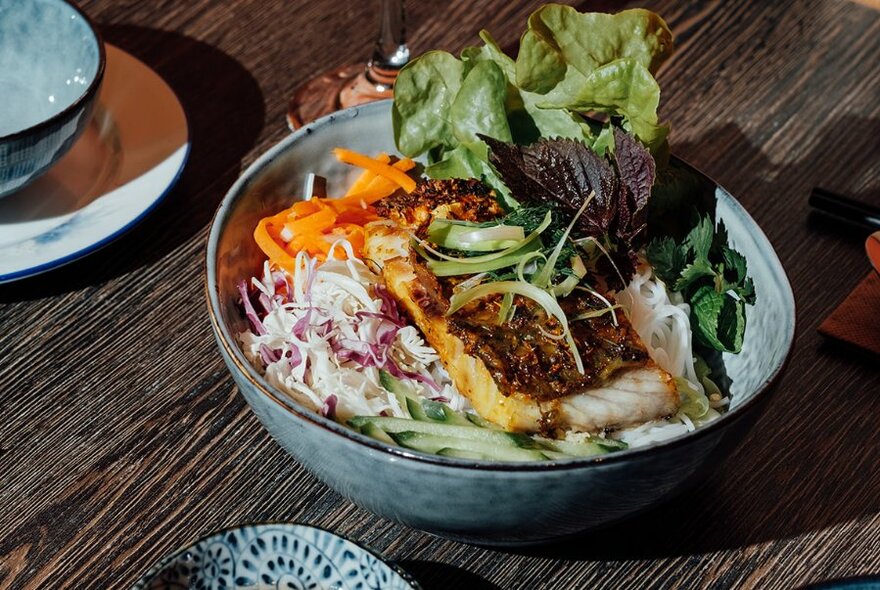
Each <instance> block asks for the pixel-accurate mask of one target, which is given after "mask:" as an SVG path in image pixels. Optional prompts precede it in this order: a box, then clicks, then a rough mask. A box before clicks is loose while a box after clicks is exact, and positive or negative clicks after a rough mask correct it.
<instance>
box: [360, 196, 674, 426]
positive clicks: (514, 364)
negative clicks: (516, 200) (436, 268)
mask: <svg viewBox="0 0 880 590" xmlns="http://www.w3.org/2000/svg"><path fill="white" fill-rule="evenodd" d="M481 187H482V185H480V184H479V183H476V181H425V182H424V183H422V184H421V185H420V186H419V188H418V189H417V190H416V191H415V192H414V193H411V194H410V195H406V197H405V199H406V201H405V202H401V201H400V200H386V201H384V202H382V203H380V205H379V212H380V214H381V215H383V216H385V217H386V218H387V220H385V221H379V222H374V223H372V224H370V225H368V226H367V228H366V242H365V257H366V258H368V259H370V260H372V261H373V262H374V263H376V264H377V265H378V266H380V267H381V268H382V275H383V278H384V279H385V283H386V285H387V287H388V290H389V292H390V293H391V295H392V296H393V297H394V298H395V299H396V300H397V302H398V303H399V304H400V305H401V307H402V308H403V309H404V310H405V312H406V313H407V314H408V315H409V317H410V318H411V319H412V321H413V323H414V324H415V325H416V326H417V327H418V328H419V329H420V330H421V331H422V333H423V334H424V335H425V339H426V340H427V342H428V343H429V344H431V346H433V347H434V348H435V349H436V350H437V354H438V355H439V356H440V359H441V362H442V363H443V364H444V366H445V367H446V370H447V371H448V373H449V375H450V376H451V378H452V380H453V382H454V383H455V385H456V387H457V389H458V390H459V391H460V392H461V393H462V395H464V396H465V397H467V398H468V399H469V400H470V402H471V405H472V406H473V407H474V409H475V410H476V411H477V413H479V414H480V415H481V416H482V417H484V418H486V419H487V420H490V421H492V422H494V423H495V424H497V425H499V426H501V427H502V428H504V429H506V430H510V431H518V432H542V433H545V434H550V433H556V432H558V431H560V430H575V431H579V432H597V431H601V430H608V429H614V428H620V427H625V426H631V425H635V424H640V423H643V422H646V421H649V420H652V419H656V418H660V417H664V416H669V415H672V414H674V413H675V412H676V411H677V410H678V407H679V403H680V402H679V396H678V393H677V391H676V388H675V384H674V382H673V379H672V377H671V376H670V375H669V374H668V373H667V372H665V371H663V370H662V369H661V368H660V367H658V366H657V365H656V364H655V363H654V362H653V361H651V360H650V359H649V358H648V355H647V352H646V351H645V349H644V346H643V345H642V343H641V341H640V340H639V339H638V336H637V335H636V334H635V331H634V330H632V328H631V326H629V323H628V322H627V321H626V319H625V317H624V316H623V315H622V314H620V315H619V322H618V323H619V325H617V326H615V325H613V324H612V322H611V321H610V319H608V318H605V319H602V320H599V319H597V320H595V321H594V320H590V321H582V322H577V323H576V324H575V326H577V328H576V329H575V328H573V329H572V334H573V336H574V338H575V342H576V343H577V345H578V350H579V352H581V356H582V358H583V360H584V364H585V368H586V371H585V375H581V374H580V373H577V372H576V370H575V369H574V363H573V357H572V356H571V354H570V352H569V351H568V349H567V348H566V346H565V345H564V344H561V343H560V342H559V341H557V340H554V339H552V338H549V337H547V336H545V335H544V334H546V332H547V330H546V329H543V328H548V329H550V331H552V327H553V326H552V322H549V323H548V322H547V321H546V320H547V318H546V316H544V318H543V319H542V318H541V314H540V310H534V309H533V310H531V313H522V314H519V315H518V316H517V317H518V318H519V319H518V320H516V323H514V320H511V323H512V324H514V325H506V326H495V325H491V322H487V321H485V320H484V318H489V317H494V316H497V311H496V310H497V307H493V302H491V301H480V302H474V303H472V304H469V305H468V306H466V307H465V308H464V309H462V310H461V311H459V312H457V313H456V314H454V315H453V316H447V315H446V311H447V310H448V306H449V299H448V297H449V292H450V289H451V288H452V287H453V286H454V285H450V283H449V282H448V279H442V280H441V279H438V278H437V277H436V276H434V275H433V273H431V272H430V271H429V270H428V269H427V267H426V266H425V265H424V264H423V263H422V261H421V259H420V258H419V257H418V255H417V254H416V253H415V252H414V251H412V249H411V248H410V240H411V235H412V233H420V232H421V231H422V230H423V229H424V228H425V227H427V224H428V223H430V220H431V219H432V218H434V217H436V216H442V217H454V218H456V219H470V220H475V221H484V220H486V219H492V218H494V217H497V216H498V215H500V212H501V211H500V208H499V207H498V205H497V202H496V201H495V199H494V196H492V195H491V194H489V193H488V192H487V191H486V190H485V188H481ZM567 299H570V301H565V300H563V302H562V304H563V307H568V308H569V309H568V310H567V312H568V311H569V310H571V309H572V308H574V309H575V310H576V309H577V305H578V304H580V303H582V300H583V297H581V299H578V298H577V297H576V296H575V297H570V298H567ZM496 304H497V302H496ZM517 305H518V306H520V307H524V308H526V309H525V311H529V310H528V308H527V302H526V301H518V302H517ZM459 315H462V316H464V317H458V316H459ZM542 322H543V324H542V325H543V328H539V326H538V324H541V323H542Z"/></svg>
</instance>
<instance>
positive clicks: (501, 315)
mask: <svg viewBox="0 0 880 590" xmlns="http://www.w3.org/2000/svg"><path fill="white" fill-rule="evenodd" d="M511 307H513V293H505V294H504V297H503V298H502V299H501V309H499V310H498V324H499V325H501V324H503V323H505V322H507V321H508V320H509V319H510V315H511V314H510V308H511Z"/></svg>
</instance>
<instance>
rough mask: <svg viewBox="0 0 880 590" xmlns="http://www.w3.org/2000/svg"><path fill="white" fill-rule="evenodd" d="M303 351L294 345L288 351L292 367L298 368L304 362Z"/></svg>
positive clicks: (288, 360)
mask: <svg viewBox="0 0 880 590" xmlns="http://www.w3.org/2000/svg"><path fill="white" fill-rule="evenodd" d="M302 361H303V357H302V353H301V352H300V351H299V349H298V348H296V347H294V348H291V349H290V350H288V351H287V362H288V364H289V365H290V368H291V369H295V368H297V367H298V366H299V365H300V363H302Z"/></svg>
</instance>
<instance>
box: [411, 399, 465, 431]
mask: <svg viewBox="0 0 880 590" xmlns="http://www.w3.org/2000/svg"><path fill="white" fill-rule="evenodd" d="M406 407H407V410H408V411H409V413H410V415H411V416H412V417H413V420H419V421H421V422H441V423H443V424H455V425H458V426H468V427H474V426H476V425H475V424H474V423H473V422H471V421H470V420H468V419H467V417H465V415H464V412H456V411H455V410H453V409H452V408H450V407H449V406H447V405H446V404H443V403H440V402H435V401H433V400H430V399H421V400H418V399H415V398H407V400H406Z"/></svg>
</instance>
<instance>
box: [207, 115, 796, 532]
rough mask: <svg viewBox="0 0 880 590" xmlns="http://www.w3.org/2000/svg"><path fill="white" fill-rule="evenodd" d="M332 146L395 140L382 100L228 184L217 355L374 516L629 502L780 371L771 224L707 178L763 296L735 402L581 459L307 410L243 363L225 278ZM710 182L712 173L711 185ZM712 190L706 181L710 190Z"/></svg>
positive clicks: (264, 410) (737, 414)
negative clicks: (455, 449) (343, 420)
mask: <svg viewBox="0 0 880 590" xmlns="http://www.w3.org/2000/svg"><path fill="white" fill-rule="evenodd" d="M336 146H344V147H349V148H352V149H355V150H360V151H363V152H368V153H375V152H378V151H382V150H384V151H387V152H394V151H395V148H394V141H393V137H392V131H391V115H390V103H389V102H387V101H386V102H381V103H374V104H370V105H366V106H363V107H359V108H352V109H348V110H346V111H342V112H340V113H337V114H335V115H331V116H329V117H326V118H324V119H321V120H319V121H317V122H315V123H313V124H311V125H308V126H306V127H304V128H302V129H300V130H299V131H297V132H296V133H294V134H293V135H291V136H290V137H288V138H287V139H285V140H284V141H282V142H281V143H280V144H278V145H277V146H275V147H274V148H273V149H271V150H270V151H269V152H268V153H266V154H265V155H264V156H263V157H261V158H260V159H259V160H257V161H256V162H255V163H254V164H253V165H252V166H251V167H250V168H249V169H248V170H247V172H245V173H244V175H243V176H242V177H241V178H240V179H239V180H238V182H236V184H235V185H234V186H233V187H232V189H230V191H229V193H228V194H227V195H226V198H225V199H224V200H223V203H222V204H221V205H220V208H219V210H218V212H217V215H216V217H215V219H214V223H213V226H212V227H211V233H210V237H209V240H208V252H207V297H208V306H209V310H210V316H211V321H212V324H213V328H214V332H215V335H216V337H217V342H218V343H219V347H220V352H221V354H222V355H223V359H224V360H225V361H226V364H227V365H228V366H229V370H230V371H231V373H232V376H233V378H234V379H235V382H236V383H237V384H238V387H239V389H240V391H241V393H242V395H244V397H245V399H246V400H247V401H248V403H249V404H250V406H251V408H253V411H254V412H255V413H256V415H257V416H258V417H259V419H260V420H261V421H262V423H263V424H264V425H265V427H266V429H267V430H268V431H269V432H270V433H271V434H272V436H273V437H274V438H275V440H277V441H278V443H279V444H280V445H281V446H282V447H284V448H285V449H286V450H287V451H288V452H289V453H291V454H292V455H293V456H294V457H295V458H296V459H297V460H298V461H299V462H300V463H302V464H303V466H305V467H306V468H307V469H308V470H309V471H310V472H312V473H313V474H314V475H315V476H316V477H318V478H319V479H320V480H322V481H323V482H325V483H326V484H327V485H329V486H330V487H331V488H333V489H335V490H336V491H338V492H339V493H340V494H342V495H343V496H345V497H346V498H349V499H350V500H351V501H352V502H354V503H356V504H358V505H360V506H362V507H364V508H366V509H367V510H370V511H371V512H374V513H376V514H379V515H381V516H384V517H387V518H390V519H393V520H396V521H398V522H402V523H404V524H407V525H409V526H411V527H414V528H417V529H422V530H425V531H428V532H431V533H435V534H438V535H441V536H444V537H449V538H452V539H457V540H461V541H466V542H475V543H484V544H499V545H516V544H530V543H540V542H547V541H551V540H556V539H559V538H561V537H564V536H567V535H574V534H577V533H581V532H583V531H585V530H588V529H591V528H595V527H598V526H601V525H606V524H608V523H611V522H613V521H616V520H620V519H622V518H624V517H627V516H630V515H633V514H635V513H637V512H639V511H642V510H644V509H646V508H648V507H650V506H652V505H655V504H657V503H659V502H662V501H664V500H666V499H668V498H670V497H671V496H673V495H674V494H676V493H678V492H680V491H681V490H683V489H684V488H685V487H687V486H688V485H689V484H691V483H693V482H694V481H696V479H697V478H699V477H701V476H703V475H705V473H706V472H707V471H708V470H709V469H710V468H711V467H713V466H715V465H717V464H718V463H719V462H720V461H721V460H722V459H723V458H724V457H725V456H726V455H727V454H728V453H729V452H730V451H731V450H732V449H733V448H734V447H735V446H736V445H737V444H738V443H739V442H740V441H741V440H742V439H743V436H744V434H745V432H746V431H747V430H748V428H749V427H750V426H751V424H752V423H753V422H754V420H755V418H756V416H757V414H758V412H759V411H760V408H761V407H762V405H763V402H764V401H766V399H767V397H768V394H769V392H770V391H771V389H772V388H773V385H774V383H775V382H776V381H777V379H778V377H779V375H780V373H781V372H782V369H783V366H784V364H785V361H786V358H787V356H788V354H789V352H790V349H791V346H792V341H793V339H794V323H795V315H794V299H793V296H792V292H791V287H790V285H789V283H788V280H787V278H786V276H785V272H784V271H783V269H782V266H781V265H780V263H779V260H778V259H777V257H776V255H775V254H774V252H773V248H772V246H771V245H770V243H769V242H768V241H767V238H766V237H765V236H764V234H763V233H762V232H761V230H760V228H759V227H758V226H757V225H756V224H755V222H754V220H752V218H751V217H749V215H748V213H746V211H745V210H744V209H743V208H742V207H741V206H740V205H739V203H737V201H736V200H735V199H734V198H733V197H731V196H730V195H729V194H728V193H727V192H726V191H724V189H722V188H720V187H717V189H716V190H715V195H716V199H717V216H718V217H720V218H721V219H723V220H724V222H725V224H726V225H727V227H728V230H729V232H730V238H731V240H732V241H733V242H734V244H735V246H736V248H737V249H738V250H739V251H740V252H742V253H743V254H744V255H745V256H746V258H747V260H748V264H749V270H750V272H751V274H752V276H753V278H754V281H755V288H756V290H757V296H758V302H759V305H757V306H755V307H751V308H749V310H748V322H749V326H748V329H747V332H746V341H745V344H744V348H743V352H742V353H741V354H739V355H727V356H726V358H725V359H724V360H725V364H726V367H727V371H728V375H729V377H730V378H731V379H732V381H733V383H732V386H731V393H732V398H733V403H732V409H731V410H730V411H729V412H728V413H726V414H725V415H724V416H723V417H721V418H720V419H718V420H716V421H715V422H713V423H712V424H710V425H708V426H706V427H705V428H702V429H700V430H698V431H696V432H694V433H691V434H688V435H685V436H681V437H679V438H676V439H672V440H670V441H667V442H664V443H660V444H656V445H654V446H650V447H647V448H642V449H634V450H628V451H624V452H619V453H614V454H609V455H603V456H598V457H593V458H586V459H572V460H566V461H554V462H541V463H493V462H481V461H467V460H457V459H448V458H443V457H437V456H431V455H423V454H419V453H414V452H411V451H408V450H405V449H402V448H399V447H392V446H388V445H385V444H382V443H380V442H377V441H375V440H373V439H370V438H367V437H366V436H362V435H360V434H359V433H354V432H352V431H351V430H349V429H347V428H345V427H344V426H341V425H339V424H337V423H335V422H333V421H331V420H328V419H325V418H323V417H321V416H319V415H318V414H316V413H314V412H312V411H309V410H307V409H305V408H303V407H301V406H299V405H298V404H296V403H295V402H293V401H292V400H290V399H289V398H288V397H286V396H285V395H284V394H283V393H281V392H279V391H278V390H276V389H274V388H273V387H272V386H270V385H269V384H268V383H267V382H266V381H265V380H264V379H263V378H262V377H261V376H260V375H259V373H258V372H257V371H255V370H254V369H253V367H251V366H250V364H249V363H248V361H247V360H246V359H245V357H244V355H243V354H242V352H241V350H240V349H239V346H238V344H237V340H236V335H237V334H238V333H239V332H241V331H243V330H245V329H246V325H245V321H244V319H243V318H242V317H241V314H240V312H239V309H238V307H237V304H236V298H237V297H238V296H237V292H236V288H235V285H236V284H237V282H238V281H239V280H241V279H242V278H247V277H249V276H252V275H253V274H254V273H257V272H258V271H259V269H260V268H261V264H262V258H263V257H262V254H261V252H260V251H259V250H258V248H257V247H256V246H255V245H254V243H253V238H252V232H253V228H254V226H255V225H256V223H257V220H258V219H259V218H260V217H263V216H266V215H268V214H269V213H272V212H275V211H278V210H280V209H282V208H284V207H286V206H288V205H289V201H290V199H291V196H290V195H297V194H300V192H301V187H302V186H303V180H304V178H305V176H306V174H307V173H308V172H316V173H318V174H321V175H323V176H326V177H328V178H329V179H330V188H331V194H332V193H333V192H334V190H333V189H334V186H335V189H336V190H335V192H336V193H337V194H339V193H340V192H341V191H342V190H343V188H344V187H343V185H342V183H341V180H342V177H343V175H344V170H343V166H342V165H340V164H338V163H337V162H336V161H335V159H334V158H333V157H332V155H331V154H330V150H331V149H332V148H333V147H336ZM713 186H714V185H713ZM710 194H711V193H710Z"/></svg>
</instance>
